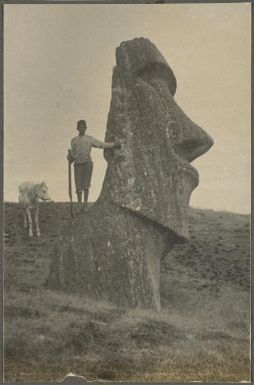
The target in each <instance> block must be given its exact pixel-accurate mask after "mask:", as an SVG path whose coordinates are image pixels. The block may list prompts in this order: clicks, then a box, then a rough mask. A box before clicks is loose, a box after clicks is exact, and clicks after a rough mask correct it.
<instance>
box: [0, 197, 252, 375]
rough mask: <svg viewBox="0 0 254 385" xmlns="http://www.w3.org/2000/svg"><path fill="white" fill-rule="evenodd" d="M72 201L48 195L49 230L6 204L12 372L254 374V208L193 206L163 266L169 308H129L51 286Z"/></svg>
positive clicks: (44, 213)
mask: <svg viewBox="0 0 254 385" xmlns="http://www.w3.org/2000/svg"><path fill="white" fill-rule="evenodd" d="M69 216H70V213H69V205H68V204H67V203H55V204H52V205H47V204H42V205H41V212H40V223H41V232H42V237H41V238H36V237H34V238H33V239H29V238H28V236H27V233H26V232H25V230H24V229H23V227H22V224H23V221H22V215H21V210H20V208H19V207H18V205H17V204H15V203H6V204H5V232H6V233H7V234H8V237H7V238H6V240H5V246H4V254H5V256H4V258H5V259H4V311H5V314H4V320H5V323H4V351H5V356H4V358H5V360H4V361H5V364H4V372H5V381H12V382H13V381H32V380H33V381H46V380H61V379H63V378H64V376H65V375H66V374H67V373H68V372H74V373H76V374H79V375H82V376H84V377H86V378H88V379H91V380H92V379H107V380H143V381H166V380H168V381H176V380H182V381H190V380H206V381H207V380H210V381H241V380H249V370H250V361H249V348H250V345H249V325H250V319H249V317H250V311H249V308H250V306H249V297H250V296H249V288H250V256H249V246H250V245H249V234H250V231H249V217H248V216H246V215H238V214H232V213H227V212H214V211H212V210H198V209H191V210H190V241H189V242H188V243H186V244H185V245H179V246H177V247H176V248H175V249H174V250H173V251H172V252H171V253H170V254H169V255H168V256H167V258H166V259H165V260H164V262H163V264H162V271H161V295H162V303H163V310H162V312H161V313H155V312H153V311H148V310H141V309H137V310H125V309H120V308H117V307H115V306H113V305H111V304H108V303H100V302H95V301H91V300H89V299H86V298H81V297H75V296H71V295H66V294H62V293H56V292H51V291H49V290H46V289H45V282H46V279H47V276H48V272H49V264H50V256H51V255H52V253H53V250H54V243H55V241H56V240H57V238H58V233H59V231H60V230H61V226H62V225H63V223H64V222H65V221H68V220H69Z"/></svg>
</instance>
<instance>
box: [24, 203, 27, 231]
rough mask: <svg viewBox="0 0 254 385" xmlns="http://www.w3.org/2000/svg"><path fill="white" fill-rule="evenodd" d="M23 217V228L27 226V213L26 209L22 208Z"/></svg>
mask: <svg viewBox="0 0 254 385" xmlns="http://www.w3.org/2000/svg"><path fill="white" fill-rule="evenodd" d="M23 217H24V228H25V229H26V228H27V215H26V210H25V208H23Z"/></svg>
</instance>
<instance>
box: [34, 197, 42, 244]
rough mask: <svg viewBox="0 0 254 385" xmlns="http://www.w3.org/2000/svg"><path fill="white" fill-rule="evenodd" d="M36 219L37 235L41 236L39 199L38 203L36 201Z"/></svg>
mask: <svg viewBox="0 0 254 385" xmlns="http://www.w3.org/2000/svg"><path fill="white" fill-rule="evenodd" d="M34 221H35V228H36V235H37V237H40V236H41V233H40V228H39V201H37V203H36V208H35V218H34Z"/></svg>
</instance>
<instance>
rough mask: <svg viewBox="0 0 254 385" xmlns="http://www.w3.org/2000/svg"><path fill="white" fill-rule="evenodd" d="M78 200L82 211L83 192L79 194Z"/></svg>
mask: <svg viewBox="0 0 254 385" xmlns="http://www.w3.org/2000/svg"><path fill="white" fill-rule="evenodd" d="M77 198H78V207H79V210H81V209H82V191H79V192H78V193H77Z"/></svg>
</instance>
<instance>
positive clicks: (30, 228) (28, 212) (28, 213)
mask: <svg viewBox="0 0 254 385" xmlns="http://www.w3.org/2000/svg"><path fill="white" fill-rule="evenodd" d="M26 214H27V219H28V234H29V237H32V236H33V222H32V217H31V211H30V209H28V208H27V209H26Z"/></svg>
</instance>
